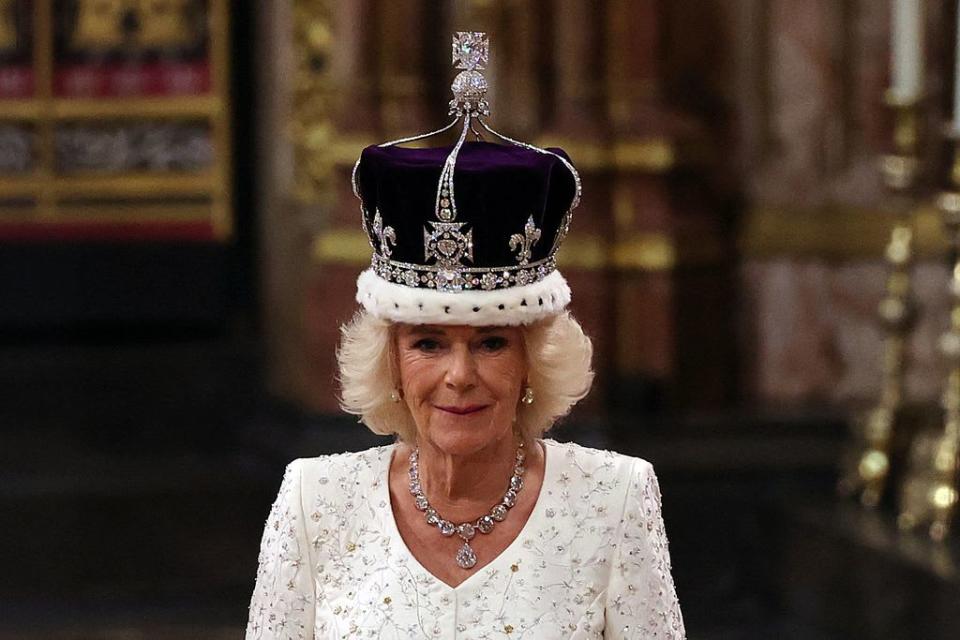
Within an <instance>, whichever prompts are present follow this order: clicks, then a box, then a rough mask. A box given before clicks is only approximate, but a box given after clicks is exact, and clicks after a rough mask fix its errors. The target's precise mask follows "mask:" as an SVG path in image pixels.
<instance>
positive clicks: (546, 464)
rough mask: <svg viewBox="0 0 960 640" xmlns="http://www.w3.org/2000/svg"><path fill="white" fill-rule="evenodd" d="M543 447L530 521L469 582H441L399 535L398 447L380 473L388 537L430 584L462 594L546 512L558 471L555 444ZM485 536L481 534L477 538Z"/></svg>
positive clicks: (468, 579) (471, 575) (495, 563)
mask: <svg viewBox="0 0 960 640" xmlns="http://www.w3.org/2000/svg"><path fill="white" fill-rule="evenodd" d="M538 442H540V444H541V445H543V482H541V483H540V490H539V492H538V493H537V499H536V500H535V501H534V503H533V511H531V512H530V516H529V517H528V518H527V521H526V522H524V523H523V526H522V527H521V528H520V531H519V532H518V533H517V535H516V536H515V537H514V538H513V540H511V541H510V544H508V545H507V546H506V548H504V550H503V551H501V552H500V553H498V554H497V555H496V557H494V558H493V559H492V560H491V561H490V562H488V563H487V564H485V565H483V566H482V567H480V568H479V569H477V570H476V571H474V572H473V573H472V574H470V575H469V576H468V577H467V579H466V580H464V581H463V582H461V583H459V584H458V585H456V586H453V585H451V584H450V583H448V582H446V581H444V580H441V579H440V578H438V577H437V576H435V575H434V574H433V573H432V572H431V571H430V570H429V569H427V568H426V567H425V566H423V563H421V562H420V560H418V559H417V556H415V555H413V552H412V551H410V547H408V546H407V543H406V542H404V540H403V536H401V535H400V528H399V527H398V526H397V519H396V516H395V515H394V513H393V503H392V501H391V499H390V468H391V467H392V466H393V456H394V455H395V454H396V452H397V446H398V445H396V444H394V445H393V446H392V447H391V449H390V453H389V455H387V456H384V458H385V459H386V461H387V463H386V465H384V467H385V468H383V469H381V470H380V473H381V476H380V479H381V480H382V481H383V482H382V483H381V484H382V486H381V488H380V491H381V492H383V493H381V496H380V497H381V499H382V500H381V502H382V504H385V505H386V506H385V507H384V509H385V511H386V513H385V514H384V519H385V520H386V526H387V529H388V534H389V535H390V537H391V538H392V539H393V542H394V544H396V545H397V546H398V547H399V548H400V549H401V553H403V554H404V555H405V556H406V557H407V558H408V559H409V560H410V561H411V562H412V563H413V564H414V565H415V566H416V567H417V568H418V569H419V570H420V571H421V573H423V574H424V575H426V576H428V577H429V578H430V580H432V581H433V582H434V583H436V584H438V585H440V586H441V587H443V588H444V589H447V590H449V591H452V592H453V591H460V590H462V589H464V588H466V586H467V585H468V584H470V583H471V582H474V581H475V580H478V579H479V578H477V576H479V575H480V574H481V573H486V572H487V571H488V570H489V569H492V568H494V567H495V565H497V564H498V563H500V562H501V561H502V559H503V558H504V557H506V556H507V555H508V554H510V553H511V552H512V551H513V550H514V549H515V548H516V547H518V546H519V545H521V544H523V541H524V539H525V538H526V537H527V536H528V534H529V532H530V531H531V530H532V529H533V528H534V527H535V526H536V524H535V521H537V520H539V519H540V512H541V511H542V510H543V509H542V507H543V502H544V500H545V498H544V495H545V494H546V493H547V491H546V487H547V483H548V482H553V469H554V467H555V462H556V461H555V460H554V457H555V453H556V452H555V451H550V449H551V446H550V445H551V444H552V442H551V441H550V440H546V439H543V440H539V441H538ZM477 535H482V534H479V533H478V534H477Z"/></svg>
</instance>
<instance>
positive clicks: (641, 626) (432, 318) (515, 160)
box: [247, 34, 684, 640]
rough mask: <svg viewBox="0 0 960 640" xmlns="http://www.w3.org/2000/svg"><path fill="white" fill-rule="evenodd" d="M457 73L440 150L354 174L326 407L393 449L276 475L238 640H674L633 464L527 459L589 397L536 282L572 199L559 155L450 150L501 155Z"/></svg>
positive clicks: (305, 463) (304, 463)
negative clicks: (357, 247) (355, 241)
mask: <svg viewBox="0 0 960 640" xmlns="http://www.w3.org/2000/svg"><path fill="white" fill-rule="evenodd" d="M472 35H473V34H467V36H472ZM458 37H459V38H464V37H465V36H464V35H459V36H458ZM479 44H484V43H483V42H480V43H479ZM455 61H457V58H456V44H455ZM459 62H461V63H462V64H463V65H465V66H464V68H465V71H464V73H473V74H476V75H475V76H472V77H468V78H467V80H468V81H473V89H474V91H473V93H470V92H469V91H465V90H463V86H462V85H463V84H465V82H461V91H459V92H458V91H457V83H456V82H455V84H454V93H455V101H454V104H453V108H454V111H455V113H456V115H457V116H458V119H457V120H455V121H454V123H452V124H451V125H450V127H452V126H453V124H456V123H457V122H458V121H459V120H460V119H462V120H463V130H462V132H461V136H460V138H459V140H458V142H457V143H456V144H455V145H453V146H452V147H445V148H432V149H408V148H402V147H400V146H397V145H396V144H395V143H388V144H385V145H380V146H374V147H369V148H367V149H365V150H364V152H363V154H362V155H361V158H360V160H359V161H358V163H357V166H356V169H355V177H354V188H355V192H356V193H357V195H358V197H359V198H360V201H361V211H362V214H363V225H364V229H365V230H366V231H367V233H368V235H369V237H370V241H371V245H372V246H373V249H374V255H373V264H372V266H371V269H369V270H368V271H365V272H364V273H363V274H362V275H361V276H360V278H359V280H358V292H357V299H358V301H359V302H360V304H361V306H362V310H361V311H359V312H358V313H357V315H356V316H355V317H354V319H353V321H352V322H350V323H349V324H348V325H347V326H345V327H344V328H343V330H342V342H341V347H340V350H339V353H338V357H339V364H340V376H341V384H342V404H343V407H344V408H345V410H347V411H349V412H351V413H355V414H358V415H359V416H360V417H361V419H362V421H363V422H364V423H365V424H366V425H367V426H368V427H369V428H370V429H372V430H373V431H375V432H376V433H380V434H391V435H394V436H395V438H396V442H395V443H394V444H392V445H389V446H384V447H378V448H375V449H371V450H367V451H362V452H359V453H345V454H339V455H332V456H321V457H319V458H313V459H304V460H297V461H294V462H293V463H291V464H290V465H289V466H288V467H287V470H286V473H285V475H284V479H283V483H282V485H281V487H280V493H279V496H278V497H277V500H276V502H275V504H274V506H273V509H272V510H271V512H270V516H269V519H268V521H267V526H266V530H265V532H264V536H263V542H262V547H261V554H260V567H259V571H258V574H257V584H256V588H255V591H254V594H253V599H252V602H251V606H250V622H249V625H248V628H247V637H248V638H271V639H273V638H276V639H280V638H283V639H287V638H300V639H303V638H344V637H354V636H356V637H364V638H367V637H369V638H404V639H406V638H464V639H466V638H510V637H514V638H526V639H528V640H557V639H561V638H570V639H585V638H669V639H675V638H683V637H684V628H683V620H682V618H681V615H680V610H679V606H678V604H677V597H676V593H675V590H674V586H673V581H672V578H671V575H670V560H669V556H668V552H667V539H666V535H665V533H664V529H663V522H662V519H661V516H660V493H659V490H658V487H657V480H656V477H655V476H654V473H653V469H652V468H651V466H650V464H649V463H647V462H645V461H643V460H640V459H637V458H630V457H627V456H623V455H619V454H616V453H612V452H607V451H597V450H592V449H587V448H584V447H580V446H577V445H574V444H560V443H557V442H554V441H552V440H546V439H543V435H544V433H545V432H546V431H547V430H548V429H549V428H550V427H551V425H553V423H554V422H555V421H556V420H557V419H558V418H560V417H561V416H563V415H565V414H566V413H567V412H568V411H569V410H570V408H571V407H572V406H573V404H574V403H576V402H577V401H578V400H579V399H581V398H582V397H583V396H584V395H585V394H586V393H587V391H588V389H589V387H590V383H591V379H592V372H591V369H590V359H591V345H590V340H589V339H588V338H587V337H586V336H585V335H584V333H583V331H582V329H581V328H580V325H579V324H578V323H577V321H576V320H574V319H573V318H572V317H571V316H570V314H569V313H568V312H567V311H565V307H566V305H567V303H568V302H569V299H570V290H569V288H568V287H567V284H566V282H565V281H564V279H563V277H562V276H561V275H560V273H559V272H558V271H557V270H556V266H555V262H554V258H555V254H556V251H557V249H558V248H559V246H560V243H561V242H562V241H563V238H564V236H565V235H566V233H567V229H568V226H569V223H570V214H571V212H572V211H573V209H574V208H575V207H576V205H577V203H578V201H579V190H580V183H579V178H578V176H577V173H576V171H575V170H574V168H573V166H572V165H571V164H570V161H569V160H568V158H567V157H566V155H565V154H564V153H563V152H562V151H560V150H544V149H538V148H535V147H532V146H530V145H525V144H523V143H516V142H515V141H513V140H510V139H505V140H506V141H507V142H508V143H509V144H507V145H497V144H492V143H489V142H479V141H478V142H466V141H465V138H466V134H467V131H468V130H469V129H471V128H473V125H474V124H475V123H476V124H479V126H480V127H482V128H483V129H484V130H486V131H488V132H489V133H490V134H491V135H499V134H496V133H495V132H494V131H493V130H492V129H490V128H489V127H488V126H487V125H486V123H485V122H484V121H483V119H482V118H483V116H485V115H486V114H487V107H486V102H485V100H483V95H482V93H479V94H478V93H477V92H476V91H475V89H476V87H477V86H478V81H476V77H477V76H479V73H478V69H479V67H480V64H479V63H480V62H482V58H480V59H475V60H473V62H472V63H471V60H470V59H467V61H466V62H463V60H462V59H461V60H459ZM462 76H463V74H461V78H458V80H462ZM480 79H481V80H482V76H480ZM466 84H469V83H466ZM448 128H449V127H448ZM407 141H409V139H408V140H404V141H398V142H407Z"/></svg>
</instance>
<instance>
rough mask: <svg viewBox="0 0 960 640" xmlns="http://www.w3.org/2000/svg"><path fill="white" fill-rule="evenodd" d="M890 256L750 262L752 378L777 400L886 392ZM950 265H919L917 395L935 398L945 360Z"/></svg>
mask: <svg viewBox="0 0 960 640" xmlns="http://www.w3.org/2000/svg"><path fill="white" fill-rule="evenodd" d="M886 273H887V268H886V266H885V265H884V264H883V263H882V262H857V263H848V264H836V263H828V262H821V261H809V260H807V261H805V260H800V259H793V258H784V259H780V260H771V261H764V262H760V261H753V262H748V263H746V264H745V265H744V266H743V267H742V269H741V274H740V284H741V287H742V293H743V296H742V299H743V301H744V304H743V307H742V309H741V315H740V323H741V324H740V330H741V332H742V335H741V339H742V341H743V343H744V344H745V345H749V346H750V348H749V349H745V350H744V355H745V357H746V359H747V362H746V364H747V366H746V367H745V371H746V373H745V376H746V380H744V381H743V384H744V387H745V388H746V389H748V390H750V392H751V394H752V396H753V397H752V399H753V400H754V401H758V402H761V403H764V404H769V403H810V402H825V403H831V404H841V405H844V404H846V405H854V404H859V403H863V402H871V401H873V400H875V399H876V398H877V397H878V394H879V389H880V380H881V370H880V363H881V353H882V341H883V333H882V331H881V329H880V327H879V323H878V321H877V314H876V308H877V304H878V303H879V301H880V299H881V297H882V296H883V293H884V283H885V279H886ZM947 279H948V270H947V268H946V267H945V266H943V265H942V264H938V263H934V262H924V263H921V264H918V265H917V266H916V267H914V270H913V283H914V290H915V296H916V300H917V301H918V303H919V306H920V313H919V317H918V320H917V324H916V327H915V329H914V332H913V334H912V337H911V339H910V342H909V347H908V353H909V361H908V364H907V369H906V391H907V397H908V399H909V400H912V401H923V402H926V401H935V400H936V399H937V397H938V396H939V393H940V386H941V381H942V378H943V372H944V367H943V366H942V363H941V362H940V359H939V357H938V355H937V351H936V344H937V340H938V337H939V335H940V333H941V332H943V331H944V329H945V328H946V326H947V322H948V314H949V298H948V297H947V294H946V286H947Z"/></svg>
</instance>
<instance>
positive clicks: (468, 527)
mask: <svg viewBox="0 0 960 640" xmlns="http://www.w3.org/2000/svg"><path fill="white" fill-rule="evenodd" d="M525 458H526V454H525V453H524V451H523V443H522V442H521V443H520V445H519V446H518V447H517V455H516V456H515V458H514V463H513V475H511V476H510V485H509V486H508V487H507V491H506V493H504V494H503V498H501V499H500V502H498V503H497V504H495V505H494V506H493V507H491V509H490V512H489V513H487V514H485V515H482V516H480V517H479V518H477V519H476V520H474V521H473V522H461V523H460V524H454V523H452V522H450V521H449V520H447V519H446V518H444V517H442V516H441V515H440V514H439V513H437V510H436V509H434V508H433V507H432V506H430V501H429V500H427V496H426V495H424V493H423V487H422V486H421V485H420V462H419V460H420V448H419V447H417V448H416V449H414V450H413V453H411V454H410V471H409V473H410V493H411V494H412V495H413V500H414V503H415V504H416V505H417V509H419V510H420V511H423V512H424V514H426V520H427V524H429V525H431V526H435V527H436V528H437V530H439V531H440V535H442V536H444V537H445V538H449V537H450V536H452V535H453V534H457V535H458V536H460V539H461V540H463V546H462V547H460V550H459V551H457V555H456V561H457V564H458V565H459V566H460V568H461V569H472V568H473V567H474V565H476V564H477V554H476V552H474V550H473V548H472V547H471V546H470V540H472V539H473V537H474V536H475V535H476V534H477V531H478V530H479V531H480V533H490V532H491V531H493V527H494V525H496V523H498V522H503V521H504V520H505V519H506V517H507V511H508V510H509V509H511V508H513V505H515V504H517V495H518V494H519V493H520V489H522V488H523V473H524V471H526V469H524V467H523V461H524V459H525Z"/></svg>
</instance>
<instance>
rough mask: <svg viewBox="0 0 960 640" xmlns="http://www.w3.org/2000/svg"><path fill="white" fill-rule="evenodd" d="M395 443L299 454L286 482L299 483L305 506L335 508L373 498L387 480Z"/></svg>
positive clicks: (322, 509) (320, 509)
mask: <svg viewBox="0 0 960 640" xmlns="http://www.w3.org/2000/svg"><path fill="white" fill-rule="evenodd" d="M392 453H393V445H386V446H382V447H374V448H372V449H366V450H364V451H356V452H347V453H336V454H330V455H322V456H317V457H315V458H298V459H297V460H294V461H293V462H291V463H290V464H289V465H287V469H286V472H285V475H284V483H285V484H290V485H291V486H295V487H296V488H297V489H298V491H297V493H298V494H299V496H300V499H301V501H302V504H303V508H304V510H305V511H306V512H307V513H308V514H311V515H313V516H314V520H315V521H316V516H315V514H316V513H318V512H335V511H337V510H339V509H342V508H345V507H350V506H352V505H353V504H356V503H357V502H358V501H359V499H361V498H363V499H364V500H366V499H369V498H370V496H371V495H372V492H373V491H375V490H376V488H377V487H379V486H380V484H381V483H382V482H385V480H386V472H387V468H388V467H389V465H390V456H391V455H392Z"/></svg>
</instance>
